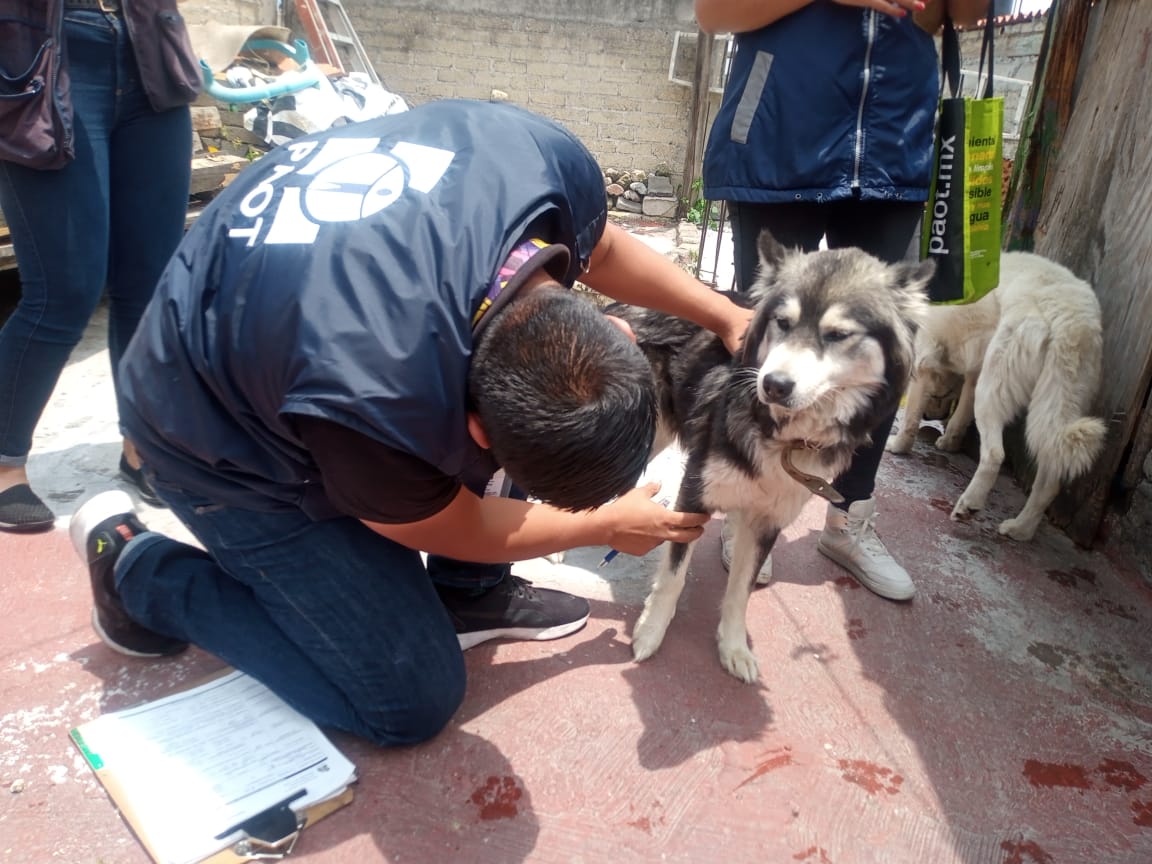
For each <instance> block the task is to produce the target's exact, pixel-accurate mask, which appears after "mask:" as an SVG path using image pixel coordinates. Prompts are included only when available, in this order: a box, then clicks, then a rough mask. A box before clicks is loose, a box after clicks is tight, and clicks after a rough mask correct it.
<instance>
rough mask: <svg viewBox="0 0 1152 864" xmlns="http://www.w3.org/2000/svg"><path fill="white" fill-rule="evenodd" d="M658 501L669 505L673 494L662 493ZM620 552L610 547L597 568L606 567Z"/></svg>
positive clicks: (664, 505) (665, 505)
mask: <svg viewBox="0 0 1152 864" xmlns="http://www.w3.org/2000/svg"><path fill="white" fill-rule="evenodd" d="M656 503H657V504H659V505H660V506H661V507H667V506H668V505H669V504H671V503H672V496H671V495H662V496H661V497H660V498H659V499H658V500H657V501H656ZM619 554H620V550H619V549H609V550H608V552H607V553H605V555H604V559H603V560H602V561H601V562H600V563H599V564H598V565H596V566H597V569H599V568H600V567H604V566H605V565H607V564H608V562H610V561H611V560H612V559H613V558H615V557H616V556H617V555H619Z"/></svg>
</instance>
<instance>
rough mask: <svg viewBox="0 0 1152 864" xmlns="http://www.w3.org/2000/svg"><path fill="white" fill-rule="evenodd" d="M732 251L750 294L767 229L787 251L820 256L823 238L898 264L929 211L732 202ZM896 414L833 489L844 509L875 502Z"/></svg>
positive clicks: (897, 205) (912, 206)
mask: <svg viewBox="0 0 1152 864" xmlns="http://www.w3.org/2000/svg"><path fill="white" fill-rule="evenodd" d="M729 210H730V212H731V214H732V246H733V253H734V255H735V258H736V289H737V290H738V291H747V290H748V289H749V288H750V287H751V286H752V283H753V282H754V281H755V279H756V268H757V267H758V266H759V263H760V260H759V253H758V252H757V251H756V241H757V238H759V236H760V232H761V231H762V230H763V229H765V228H767V229H768V230H769V231H771V232H772V236H774V237H775V238H776V239H777V240H778V241H780V243H781V244H783V245H784V246H786V247H791V248H798V249H802V250H804V251H805V252H815V251H816V250H817V249H819V248H820V239H821V238H822V237H825V236H826V237H827V240H828V247H829V248H831V249H843V248H846V247H848V246H856V247H858V248H860V249H863V250H864V251H865V252H867V253H869V254H871V255H875V256H876V257H877V258H879V259H880V260H881V261H886V262H888V263H889V264H894V263H896V262H897V261H903V260H904V258H905V257H906V256H907V254H908V249H909V246H910V245H911V243H912V238H913V237H914V236H915V234H916V226H917V225H918V224H919V223H920V216H921V214H922V213H923V212H924V204H923V202H909V201H855V200H847V201H834V202H831V203H827V204H816V203H811V202H800V203H791V204H747V203H743V202H732V203H731V204H730V205H729ZM895 419H896V415H895V414H893V415H892V416H891V417H888V418H887V419H885V420H883V421H881V423H880V425H879V426H877V427H876V428H875V429H873V430H872V444H871V445H870V446H868V447H866V448H861V449H860V450H857V451H856V453H855V454H854V455H853V457H852V464H851V465H849V466H848V468H847V470H846V471H845V472H844V473H843V474H841V475H840V476H839V477H837V478H836V480H835V482H834V483H833V484H832V485H833V486H834V487H835V488H836V491H837V492H839V493H840V494H841V495H843V496H844V498H845V501H844V503H843V504H842V505H838V506H840V507H841V508H842V509H847V508H848V505H849V504H851V503H852V502H854V501H864V500H866V499H868V498H871V497H872V492H873V490H874V489H875V486H876V471H877V470H878V469H879V467H880V459H881V457H882V456H883V455H884V445H885V444H886V443H887V441H888V432H889V430H891V428H892V423H893V421H894V420H895Z"/></svg>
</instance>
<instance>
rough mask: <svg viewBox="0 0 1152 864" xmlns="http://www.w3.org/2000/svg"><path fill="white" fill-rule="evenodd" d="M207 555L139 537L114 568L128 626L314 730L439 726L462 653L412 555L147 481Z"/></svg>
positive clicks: (454, 696) (352, 528)
mask: <svg viewBox="0 0 1152 864" xmlns="http://www.w3.org/2000/svg"><path fill="white" fill-rule="evenodd" d="M155 485H156V490H157V492H159V493H160V496H161V497H162V498H163V499H164V500H165V502H166V503H167V504H168V505H169V506H170V507H171V508H172V511H173V513H175V514H176V516H177V517H179V519H180V521H181V522H183V523H184V524H185V525H186V526H187V527H188V528H189V529H190V530H191V531H192V533H193V534H194V535H195V536H196V538H197V539H198V540H199V541H200V542H201V543H203V544H204V546H205V548H206V549H208V550H209V553H210V554H208V553H205V552H203V551H201V550H200V549H197V548H195V547H193V546H189V545H187V544H184V543H179V542H177V541H175V540H171V539H169V538H167V537H164V536H162V535H160V534H153V533H147V534H141V535H140V536H139V537H137V538H136V539H134V540H133V541H132V542H131V543H129V544H128V546H127V547H126V548H125V550H124V552H123V554H122V555H121V556H120V558H119V560H118V561H117V563H116V569H115V575H116V581H117V587H118V590H119V593H120V599H121V601H122V602H123V604H124V608H125V609H126V610H127V611H128V614H129V615H130V616H131V617H132V618H133V619H134V620H135V621H137V622H139V623H140V624H142V625H144V626H145V627H147V628H148V629H149V630H154V631H156V632H158V633H162V634H164V635H167V636H171V637H173V638H176V639H181V640H184V641H188V642H192V643H194V644H196V645H198V646H200V647H201V648H204V649H205V650H207V651H209V652H211V653H213V654H215V655H217V656H218V657H221V658H222V659H223V660H225V661H226V662H228V663H230V664H231V665H233V666H234V667H236V668H237V669H240V670H242V671H244V672H246V673H248V674H250V675H251V676H252V677H254V678H256V679H257V680H259V681H262V682H263V683H264V684H266V685H267V686H268V687H269V688H270V689H271V690H273V691H274V692H275V693H277V694H278V695H280V696H281V697H282V698H283V699H284V700H285V701H287V702H288V703H289V704H291V705H293V706H294V707H295V708H296V709H297V710H299V711H300V712H301V713H302V714H304V715H305V716H307V717H310V718H312V719H313V720H315V721H316V722H317V723H319V724H320V725H322V726H331V727H335V728H337V729H343V730H346V731H349V732H353V733H355V734H357V735H360V736H362V737H364V738H367V739H369V740H371V741H374V742H376V743H377V744H381V745H384V746H391V745H398V744H411V743H415V742H418V741H423V740H426V739H428V738H430V737H432V736H433V735H435V734H436V733H437V732H439V731H440V730H441V729H442V728H443V727H444V725H445V724H446V723H447V722H448V720H449V719H450V718H451V717H452V715H453V714H454V713H455V711H456V709H457V708H458V707H459V706H460V703H461V701H462V700H463V698H464V681H465V674H464V659H463V655H462V653H461V651H460V644H459V642H458V640H457V638H456V631H455V628H454V627H453V624H452V620H451V618H450V617H449V615H448V612H447V611H446V610H445V608H444V606H443V604H442V603H441V601H440V598H439V596H438V595H437V593H436V588H435V586H434V585H433V583H432V581H431V579H429V576H428V572H427V571H426V570H425V568H424V565H423V563H422V562H421V560H420V553H418V552H415V551H413V550H411V549H408V548H406V547H404V546H401V545H400V544H398V543H394V542H392V541H391V540H388V539H387V538H385V537H382V536H380V535H379V534H376V533H375V532H374V531H372V530H371V529H369V528H368V527H366V526H365V525H363V524H362V523H361V522H359V521H358V520H356V519H353V518H351V517H344V518H338V519H329V520H325V521H322V522H314V521H312V520H311V519H310V518H308V517H307V516H305V515H304V514H303V513H301V512H298V511H290V512H275V513H262V512H257V511H253V510H240V509H237V508H230V507H224V506H221V505H214V504H211V503H209V502H206V501H200V500H197V499H195V498H194V497H192V496H190V495H188V494H187V493H185V492H183V491H181V490H178V489H174V488H173V487H171V486H166V485H164V484H163V483H160V482H157V483H156V484H155Z"/></svg>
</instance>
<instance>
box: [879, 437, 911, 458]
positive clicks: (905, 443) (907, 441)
mask: <svg viewBox="0 0 1152 864" xmlns="http://www.w3.org/2000/svg"><path fill="white" fill-rule="evenodd" d="M913 440H914V436H912V435H893V436H892V437H891V438H889V439H888V442H887V443H886V444H885V445H884V449H885V450H887V451H888V452H889V453H896V454H897V455H900V456H903V455H904V454H906V453H911V452H912V442H913Z"/></svg>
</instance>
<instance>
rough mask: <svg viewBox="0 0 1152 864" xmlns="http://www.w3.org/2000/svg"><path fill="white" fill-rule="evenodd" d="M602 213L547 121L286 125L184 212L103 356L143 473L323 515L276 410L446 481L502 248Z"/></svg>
mask: <svg viewBox="0 0 1152 864" xmlns="http://www.w3.org/2000/svg"><path fill="white" fill-rule="evenodd" d="M606 220H607V212H606V206H605V196H604V183H603V175H602V173H601V171H600V168H599V167H598V166H597V164H596V162H595V160H594V159H593V158H592V156H591V155H590V154H589V153H588V151H587V150H586V149H585V148H584V147H583V146H582V145H581V144H580V143H579V142H578V141H577V140H576V139H575V138H574V137H573V136H572V135H571V134H569V133H568V132H567V131H565V130H564V129H562V128H561V127H560V126H558V125H556V124H555V123H553V122H551V121H549V120H546V119H544V118H542V117H539V116H537V115H535V114H531V113H528V112H527V111H524V110H522V109H518V108H515V107H513V106H509V105H506V104H499V103H487V102H469V101H443V102H433V103H430V104H427V105H424V106H421V107H418V108H415V109H413V110H411V111H408V112H405V113H402V114H396V115H391V116H388V117H384V118H380V119H378V120H373V121H369V122H366V123H361V124H356V125H351V126H345V127H341V128H338V129H335V130H330V131H326V132H323V133H319V134H316V135H312V136H308V137H306V138H300V139H297V140H296V141H294V142H292V143H290V144H286V145H284V146H282V147H279V148H277V149H276V150H274V151H272V152H271V153H269V154H268V155H267V156H265V157H263V158H262V159H260V160H259V161H258V162H256V163H255V164H253V165H252V166H250V167H249V168H246V169H245V170H244V171H243V172H241V174H240V175H239V177H238V178H237V179H236V180H235V182H233V183H232V184H231V185H230V186H229V187H228V188H227V189H226V190H225V191H224V192H223V193H221V194H220V195H219V196H218V197H217V198H216V199H215V200H214V201H213V202H212V203H211V205H210V206H209V207H208V208H206V209H205V211H204V213H203V214H202V215H201V216H200V218H199V219H198V220H197V221H196V223H195V224H194V225H193V227H192V229H191V230H190V231H189V233H188V235H187V237H186V238H185V240H184V242H183V243H182V244H181V246H180V248H179V250H178V251H177V253H176V255H175V257H174V258H173V260H172V262H171V264H170V265H169V267H168V268H167V270H166V271H165V273H164V275H163V277H162V279H161V282H160V285H159V287H158V289H157V292H156V296H155V298H154V299H153V301H152V303H151V304H150V305H149V307H148V309H147V311H146V313H145V315H144V319H143V321H142V322H141V324H140V328H139V331H138V333H137V335H136V337H135V339H134V340H133V342H132V344H131V346H130V347H129V349H128V351H127V353H126V355H125V357H124V360H123V363H122V365H121V368H120V376H121V384H122V390H123V393H124V396H125V401H126V402H127V403H128V411H127V412H126V413H127V416H125V417H124V418H123V422H124V423H125V425H126V427H127V428H128V431H129V434H130V435H131V437H133V438H134V439H135V440H136V441H137V443H138V446H139V447H140V449H141V451H142V452H143V455H144V458H145V460H146V461H147V462H148V464H149V465H150V466H151V467H152V468H153V469H154V470H155V471H156V473H157V475H158V478H159V480H160V481H161V482H164V483H171V484H173V485H176V486H179V487H181V488H183V489H185V490H187V491H189V492H192V493H193V494H196V495H201V496H203V497H205V498H207V499H209V500H213V501H218V502H220V503H225V504H229V505H232V506H241V507H248V508H252V509H279V508H282V507H284V506H292V507H302V508H303V509H304V510H305V511H306V512H309V513H311V514H313V515H314V516H316V517H317V518H320V517H324V516H328V515H332V514H333V512H334V511H332V510H331V507H330V505H328V504H327V501H326V499H325V498H324V496H323V493H322V489H321V488H320V486H319V485H318V481H319V476H318V473H317V470H316V467H315V464H314V463H313V461H312V460H311V458H310V457H309V454H308V453H307V452H306V451H305V450H304V449H303V447H302V445H301V442H300V440H299V439H298V438H297V436H296V435H295V433H294V431H293V427H292V423H291V415H293V414H307V415H312V416H317V417H322V418H326V419H330V420H334V421H337V422H339V423H342V424H344V425H346V426H348V427H350V428H352V429H355V430H357V431H359V432H362V433H363V434H365V435H367V436H369V437H371V438H373V439H375V440H377V441H380V442H381V443H384V444H386V445H388V446H391V447H394V448H396V449H399V450H402V451H404V452H407V453H410V454H412V455H415V456H418V457H420V458H421V459H423V460H425V461H426V462H428V463H430V464H432V465H434V466H436V467H437V468H438V469H439V470H441V471H443V472H444V473H446V474H449V475H452V476H457V477H463V476H464V475H465V474H466V473H467V472H468V470H469V468H470V467H471V466H474V465H475V464H476V463H477V462H478V461H482V454H481V453H480V451H479V448H477V447H476V446H475V445H474V444H473V442H472V441H471V439H470V437H469V435H468V432H467V427H466V384H467V372H468V364H469V360H470V357H471V353H472V338H473V334H472V319H473V313H474V312H475V311H476V309H477V308H478V307H479V306H480V304H481V302H482V300H483V298H484V295H485V293H486V291H487V290H488V285H489V283H490V282H491V280H492V279H493V277H494V276H495V275H496V273H497V272H498V270H499V268H500V265H501V264H502V263H503V262H504V260H505V259H506V258H507V257H508V254H509V252H510V251H511V250H512V248H513V246H514V245H515V244H516V243H517V242H519V241H520V240H522V239H524V238H525V236H526V234H528V233H529V231H531V233H532V235H533V236H537V237H540V238H543V239H545V240H547V241H549V242H551V243H558V244H562V245H563V246H565V247H566V248H567V249H568V250H569V253H570V255H569V260H568V267H567V272H566V274H565V277H564V280H563V281H564V282H565V283H566V284H569V285H570V284H571V283H572V282H573V281H574V280H575V278H576V277H577V276H578V275H579V273H580V272H581V270H582V269H583V268H584V267H586V265H587V261H588V258H589V256H590V254H591V252H592V249H593V247H594V246H595V244H596V243H597V242H598V241H599V239H600V236H601V234H602V233H603V230H604V225H605V222H606Z"/></svg>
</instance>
